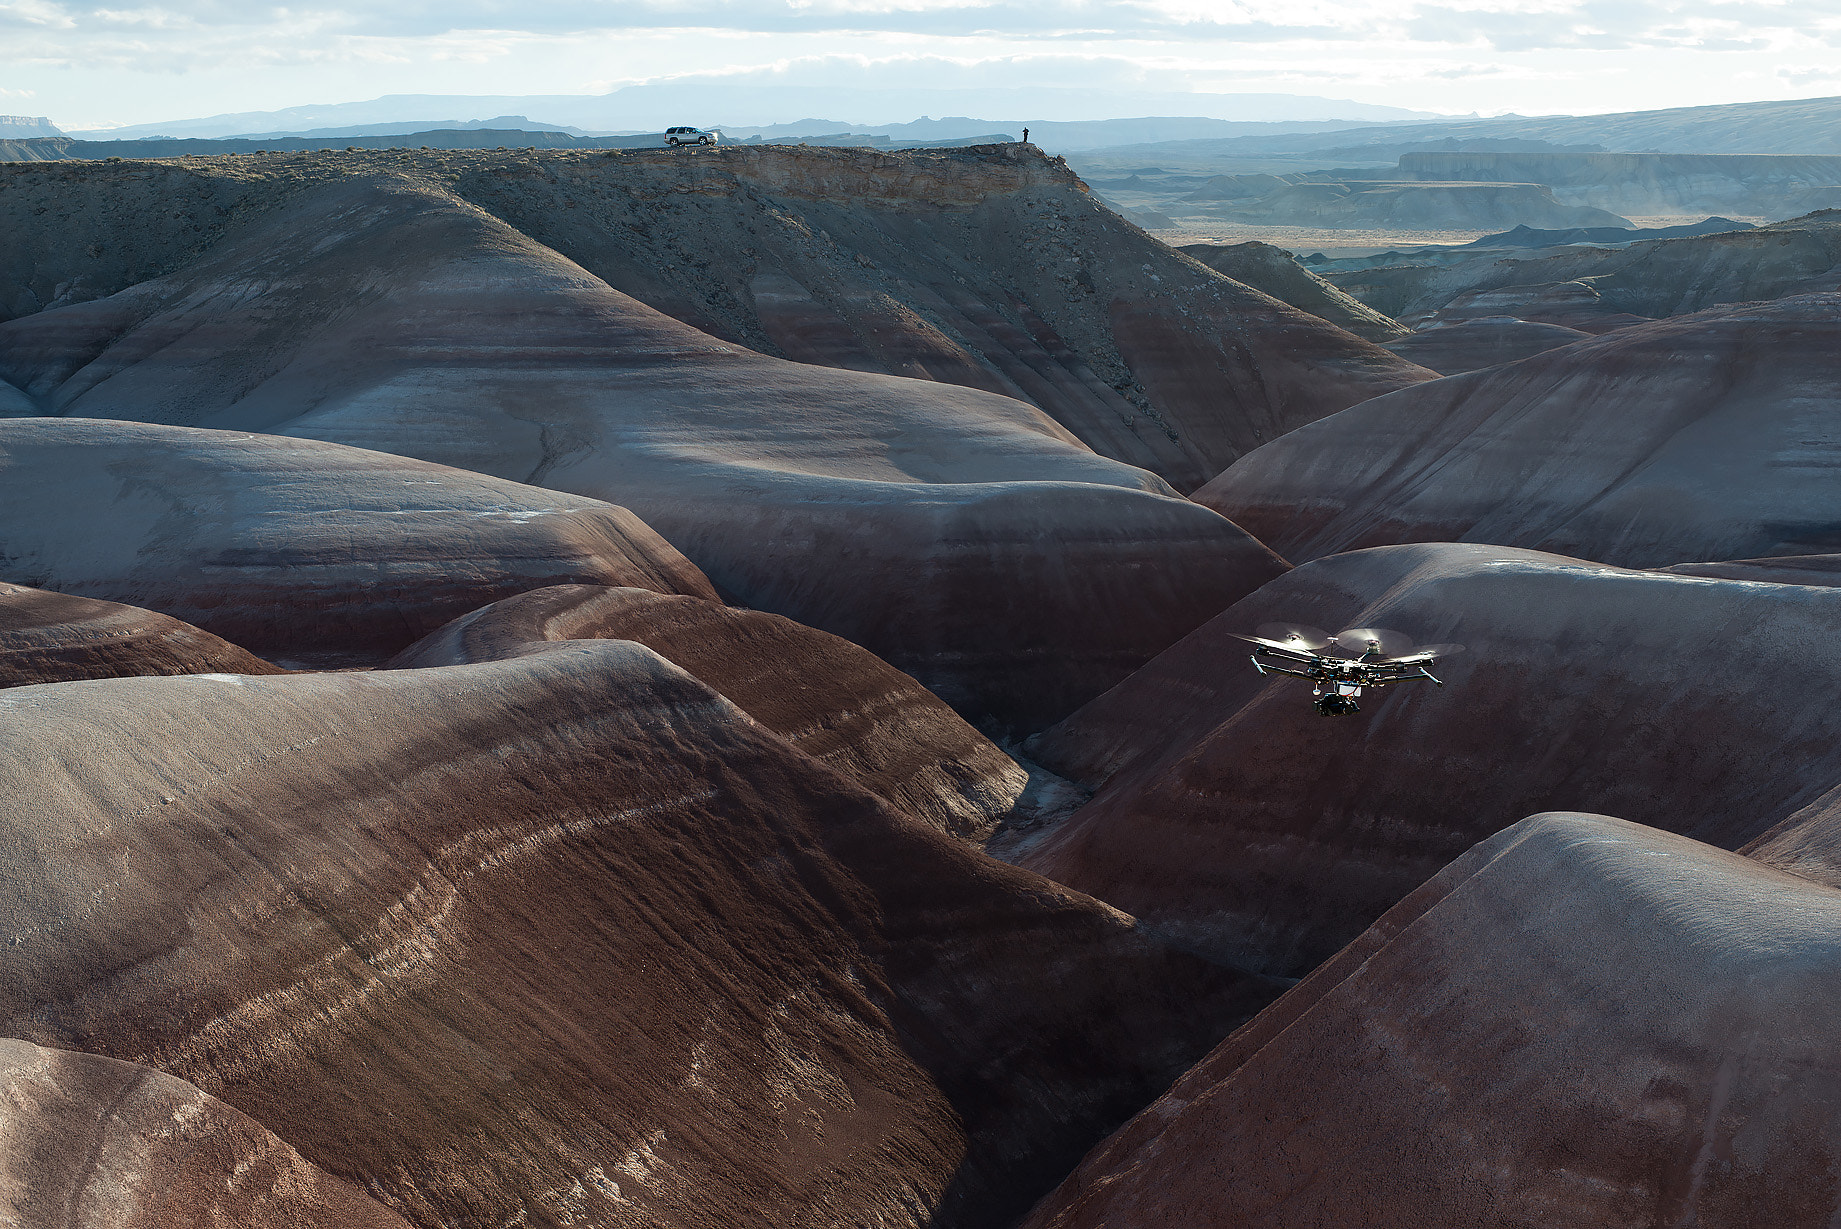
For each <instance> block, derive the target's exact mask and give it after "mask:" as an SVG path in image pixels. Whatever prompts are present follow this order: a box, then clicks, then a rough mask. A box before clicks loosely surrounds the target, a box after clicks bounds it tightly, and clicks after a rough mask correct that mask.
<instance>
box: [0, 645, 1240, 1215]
mask: <svg viewBox="0 0 1841 1229" xmlns="http://www.w3.org/2000/svg"><path fill="white" fill-rule="evenodd" d="M6 694H7V697H8V698H7V699H5V700H0V746H5V747H6V748H7V754H6V755H5V756H3V757H0V832H3V833H4V834H5V840H6V842H7V849H8V854H7V857H6V858H5V859H4V860H0V917H4V918H6V919H7V928H8V932H9V936H10V939H9V941H8V942H6V943H0V1034H6V1035H13V1036H18V1037H22V1038H25V1039H28V1040H31V1041H32V1042H34V1043H35V1044H38V1045H48V1046H59V1047H74V1046H81V1047H82V1048H83V1049H84V1050H86V1051H89V1052H92V1053H96V1054H101V1055H105V1056H108V1057H113V1058H119V1059H123V1060H126V1061H133V1062H139V1063H143V1064H146V1065H149V1066H152V1067H155V1068H158V1069H159V1070H162V1071H165V1072H167V1073H168V1074H169V1075H173V1076H177V1077H179V1078H182V1079H186V1080H189V1081H190V1082H192V1083H193V1084H196V1085H197V1086H198V1087H200V1088H201V1089H203V1090H204V1091H206V1092H208V1093H210V1094H211V1095H213V1096H215V1097H218V1098H220V1099H221V1100H223V1101H225V1102H227V1103H229V1104H230V1105H232V1106H235V1107H236V1108H237V1109H238V1110H240V1111H242V1112H243V1113H245V1114H247V1115H249V1116H250V1117H251V1118H253V1119H255V1120H256V1121H258V1122H261V1123H262V1124H263V1125H264V1126H266V1127H268V1128H269V1129H270V1130H273V1131H274V1132H275V1133H276V1134H277V1135H279V1136H281V1137H282V1138H285V1139H287V1140H288V1141H289V1142H290V1143H291V1144H293V1146H294V1147H296V1148H298V1149H299V1150H300V1153H301V1155H302V1156H304V1157H305V1158H307V1160H309V1161H310V1162H312V1163H314V1164H317V1165H320V1166H321V1167H323V1168H325V1169H327V1170H328V1171H329V1172H332V1173H334V1174H335V1175H337V1176H339V1177H341V1178H343V1179H345V1180H347V1181H350V1182H352V1183H354V1184H356V1185H359V1186H362V1187H363V1188H365V1189H367V1190H369V1191H370V1192H371V1193H372V1194H373V1195H374V1196H375V1197H377V1198H379V1199H381V1200H383V1201H384V1202H386V1203H388V1204H390V1205H391V1206H392V1207H394V1208H396V1209H397V1210H398V1211H400V1212H401V1213H402V1214H403V1215H404V1216H406V1217H407V1218H408V1219H409V1220H411V1221H412V1222H414V1223H417V1224H424V1225H431V1224H451V1225H461V1226H468V1227H475V1226H477V1227H482V1229H483V1227H485V1226H499V1225H503V1224H505V1223H507V1222H511V1223H529V1224H568V1223H575V1224H585V1223H604V1224H605V1223H654V1224H672V1225H678V1226H684V1227H685V1229H729V1227H731V1226H735V1225H743V1224H772V1225H818V1224H851V1225H860V1224H881V1225H886V1226H891V1227H899V1226H915V1227H918V1226H922V1225H926V1226H938V1227H942V1229H961V1227H972V1226H991V1227H996V1226H1002V1225H1008V1224H1011V1223H1013V1222H1014V1220H1015V1218H1016V1217H1017V1216H1019V1215H1020V1214H1021V1213H1022V1212H1023V1210H1024V1209H1025V1208H1026V1206H1027V1205H1028V1203H1029V1202H1030V1201H1032V1200H1033V1199H1034V1198H1036V1197H1037V1195H1038V1194H1039V1193H1041V1192H1042V1191H1045V1190H1046V1189H1047V1188H1048V1187H1049V1186H1050V1185H1052V1184H1053V1182H1054V1181H1055V1180H1056V1179H1057V1178H1058V1177H1059V1176H1060V1175H1061V1174H1063V1173H1065V1172H1066V1171H1067V1169H1068V1168H1069V1167H1070V1166H1071V1165H1072V1164H1073V1163H1074V1162H1075V1160H1076V1159H1077V1158H1078V1157H1079V1155H1080V1154H1081V1153H1082V1152H1083V1151H1084V1150H1085V1149H1086V1148H1087V1147H1089V1146H1090V1145H1091V1144H1092V1143H1093V1142H1095V1141H1096V1140H1097V1139H1098V1138H1099V1137H1100V1136H1102V1135H1103V1134H1104V1133H1105V1132H1106V1131H1107V1130H1110V1129H1111V1128H1112V1126H1114V1125H1116V1124H1117V1123H1118V1122H1120V1121H1122V1120H1123V1118H1125V1117H1126V1116H1128V1115H1129V1114H1130V1113H1132V1112H1133V1111H1134V1110H1135V1109H1136V1108H1138V1107H1139V1106H1141V1105H1143V1104H1145V1103H1146V1102H1147V1101H1148V1100H1149V1099H1150V1098H1151V1097H1154V1096H1155V1095H1156V1094H1157V1092H1159V1091H1160V1090H1161V1089H1162V1088H1163V1087H1165V1086H1166V1085H1167V1082H1168V1081H1169V1080H1170V1079H1171V1078H1173V1077H1174V1076H1175V1075H1176V1074H1178V1073H1179V1072H1180V1071H1181V1070H1182V1069H1184V1068H1186V1067H1187V1066H1188V1065H1190V1064H1191V1063H1193V1062H1194V1061H1195V1060H1196V1059H1197V1058H1199V1057H1200V1056H1201V1055H1202V1054H1203V1053H1205V1052H1206V1050H1207V1049H1208V1048H1209V1047H1210V1046H1212V1045H1213V1044H1214V1042H1215V1041H1217V1040H1218V1039H1219V1038H1220V1037H1221V1036H1223V1035H1224V1034H1225V1033H1226V1032H1227V1031H1228V1030H1229V1029H1230V1028H1232V1027H1233V1026H1234V1025H1236V1024H1238V1023H1239V1022H1240V1021H1242V1020H1244V1019H1245V1018H1246V1017H1248V1016H1249V1015H1250V1014H1252V1012H1253V1011H1254V1010H1255V1009H1256V1008H1258V1007H1259V1006H1261V1005H1262V1004H1263V1003H1264V1002H1265V1001H1267V1000H1268V999H1269V998H1270V997H1271V995H1272V993H1273V989H1274V988H1273V987H1272V985H1271V984H1270V983H1268V982H1265V981H1263V980H1261V979H1258V978H1249V977H1248V976H1246V975H1244V974H1240V973H1237V972H1235V971H1233V970H1229V969H1224V968H1220V967H1216V966H1211V965H1207V964H1204V963H1202V962H1200V961H1198V960H1195V959H1193V958H1190V957H1187V956H1183V955H1180V954H1177V953H1174V952H1171V951H1169V950H1167V949H1165V948H1163V947H1161V946H1160V945H1159V944H1158V943H1156V942H1155V941H1154V940H1152V939H1150V938H1149V937H1147V936H1146V935H1145V934H1143V933H1142V932H1141V931H1140V930H1139V928H1138V927H1137V926H1136V925H1135V924H1134V923H1133V922H1132V921H1131V919H1129V918H1127V917H1125V916H1123V915H1121V914H1119V913H1117V912H1116V911H1114V910H1112V909H1109V908H1106V907H1105V906H1102V905H1100V904H1098V903H1097V902H1095V901H1092V900H1090V899H1088V898H1086V897H1083V896H1080V895H1078V894H1077V893H1073V892H1070V891H1067V890H1065V889H1062V888H1060V887H1058V886H1056V885H1054V884H1051V883H1048V882H1046V881H1044V880H1042V879H1039V878H1037V877H1035V876H1033V875H1030V874H1028V873H1026V872H1023V871H1020V870H1016V869H1014V868H1011V867H1007V866H1004V865H1002V864H1000V863H997V862H994V861H992V860H990V859H988V858H985V857H983V856H982V855H980V854H977V853H975V852H974V851H972V850H970V849H967V848H966V847H965V846H964V845H962V844H961V843H959V842H958V841H955V840H953V839H951V838H949V837H947V836H945V835H944V834H942V833H939V832H937V831H935V830H933V829H931V828H929V827H928V826H926V825H924V824H922V823H920V822H918V821H916V820H914V819H912V818H910V817H907V816H905V815H902V814H900V813H899V812H896V811H895V810H893V809H892V808H890V807H889V806H887V804H885V803H883V802H882V801H881V800H879V799H877V798H876V797H874V796H873V795H871V794H869V793H867V792H865V791H864V790H862V789H860V788H859V787H857V786H855V785H854V784H852V783H851V782H849V781H847V780H845V779H844V778H843V777H841V776H839V775H838V774H837V773H835V772H833V771H831V770H830V769H828V768H826V767H824V766H822V765H820V764H819V763H818V762H817V761H815V760H813V759H812V758H811V757H809V756H807V755H805V754H803V753H801V752H799V751H797V750H795V749H794V748H793V747H792V746H791V745H789V744H788V743H787V742H785V741H784V740H782V739H780V738H778V737H776V736H775V735H773V734H771V733H769V732H768V731H767V730H766V729H764V728H763V727H762V726H760V725H759V724H757V723H755V722H753V721H751V720H750V719H748V718H747V717H746V716H745V715H743V714H742V713H741V712H740V711H739V710H737V709H736V708H735V707H734V706H733V705H732V704H730V703H729V702H728V701H726V700H724V699H722V698H721V697H720V696H718V695H716V694H715V693H714V692H712V691H710V690H709V689H708V688H707V687H705V686H704V685H703V684H701V683H699V682H697V681H696V680H695V679H693V678H691V677H690V676H689V675H687V674H685V673H684V672H682V671H681V670H679V669H677V668H676V667H674V666H672V665H670V664H669V663H667V662H665V661H663V660H662V659H661V658H659V657H658V656H657V655H655V654H654V653H652V652H651V651H650V650H648V649H646V648H644V647H642V646H640V645H636V644H632V643H628V642H619V641H587V642H581V641H577V642H568V643H559V644H552V645H549V646H547V647H546V648H544V649H542V650H541V651H538V652H532V653H526V654H524V655H522V656H518V657H515V658H512V659H509V660H506V661H500V662H490V663H484V664H478V665H463V666H451V667H447V668H443V669H438V670H390V671H376V672H366V673H325V674H301V675H291V676H282V677H276V678H243V679H233V678H224V677H219V676H199V677H189V678H170V679H145V678H143V679H109V680H101V681H96V682H86V683H64V684H54V685H51V686H44V687H33V688H23V689H18V690H15V691H12V692H9V693H6Z"/></svg>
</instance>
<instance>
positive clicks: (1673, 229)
mask: <svg viewBox="0 0 1841 1229" xmlns="http://www.w3.org/2000/svg"><path fill="white" fill-rule="evenodd" d="M1753 229H1755V227H1754V226H1753V224H1752V223H1750V222H1735V221H1733V220H1732V219H1731V218H1719V217H1714V218H1707V219H1705V220H1704V221H1700V222H1688V223H1683V224H1682V225H1680V226H1640V227H1637V228H1635V229H1631V228H1628V227H1622V226H1575V227H1573V228H1571V229H1569V230H1537V229H1535V228H1534V227H1532V226H1517V227H1515V228H1514V229H1513V230H1506V231H1503V232H1502V233H1501V234H1498V235H1484V236H1483V237H1482V238H1481V239H1473V240H1472V241H1471V242H1469V243H1466V244H1464V245H1463V246H1464V247H1466V248H1489V249H1495V248H1505V247H1516V248H1551V247H1568V246H1570V245H1572V244H1575V243H1591V244H1622V243H1633V242H1638V241H1647V240H1650V239H1689V238H1693V237H1695V236H1697V235H1719V234H1724V233H1726V232H1727V231H1734V230H1753Z"/></svg>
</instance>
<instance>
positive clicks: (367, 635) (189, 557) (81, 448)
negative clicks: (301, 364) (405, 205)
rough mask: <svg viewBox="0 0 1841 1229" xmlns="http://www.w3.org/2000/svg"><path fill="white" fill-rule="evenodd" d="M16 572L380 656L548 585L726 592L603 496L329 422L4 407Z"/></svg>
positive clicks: (6, 498)
mask: <svg viewBox="0 0 1841 1229" xmlns="http://www.w3.org/2000/svg"><path fill="white" fill-rule="evenodd" d="M0 577H4V579H6V580H9V581H14V582H18V583H20V584H25V585H29V586H32V587H36V588H40V589H53V590H56V591H57V592H58V593H61V594H69V595H72V597H73V598H100V599H103V601H104V602H124V603H129V604H131V605H134V606H140V607H145V608H147V609H148V610H152V611H158V612H160V613H161V614H163V615H170V616H172V617H173V618H175V619H181V620H184V621H185V622H186V623H190V624H193V625H195V626H196V627H199V628H203V629H205V630H206V631H208V632H212V633H215V635H217V636H222V637H223V638H224V639H225V640H228V641H230V642H231V643H232V644H235V645H243V646H245V647H247V648H249V649H251V650H253V651H255V652H258V653H261V654H263V655H265V656H268V657H274V658H278V659H280V660H282V661H283V662H284V663H286V662H291V661H296V662H298V661H314V662H348V661H356V662H376V661H381V660H383V659H384V658H387V657H389V656H390V655H391V654H392V653H395V652H397V651H398V650H400V649H402V648H403V647H405V646H406V645H407V644H409V643H410V642H412V641H414V640H415V639H417V638H418V637H420V636H423V635H426V634H427V633H429V632H431V631H434V630H435V629H436V628H438V627H440V626H441V625H442V624H443V623H445V622H447V621H448V620H449V619H451V618H454V617H455V616H456V615H458V614H460V613H462V612H464V611H467V610H471V609H473V608H475V607H477V606H479V605H481V604H483V603H485V602H488V601H492V600H494V599H496V598H500V597H504V596H506V595H508V594H511V593H519V592H522V591H524V590H526V589H530V588H535V587H539V586H542V585H550V584H558V583H567V582H593V583H597V584H622V585H637V586H641V587H646V588H653V589H657V590H660V591H662V592H667V593H688V594H693V595H696V596H700V597H714V596H715V591H714V590H712V589H711V588H710V586H709V582H708V581H707V580H705V579H704V577H703V576H702V575H701V574H700V573H699V572H698V571H697V569H696V568H695V567H693V566H692V565H691V564H690V563H689V562H687V561H686V560H685V559H684V557H683V556H682V555H680V554H679V553H678V552H677V551H675V550H673V549H672V548H671V547H670V546H669V545H667V544H666V543H665V542H664V541H663V540H662V539H660V538H659V536H658V535H657V534H655V533H653V532H652V531H651V530H650V529H648V528H647V527H646V526H645V525H644V524H643V523H642V522H641V521H640V520H639V518H637V517H635V516H634V515H633V514H632V513H630V512H628V511H626V510H625V509H624V508H616V507H613V506H612V505H609V504H604V503H601V502H599V501H598V500H592V499H584V498H582V497H580V496H575V495H563V494H558V493H556V492H554V491H545V490H541V489H538V488H535V487H527V486H521V485H519V484H517V483H514V482H504V481H500V480H498V479H494V478H487V477H484V476H483V475H480V474H475V473H465V472H463V471H460V470H455V469H449V468H448V467H446V466H443V465H430V464H428V463H427V462H423V461H412V460H409V459H407V458H405V457H401V456H388V455H385V454H382V453H376V452H367V451H364V450H362V449H357V448H345V447H342V446H340V445H337V444H325V443H320V442H318V441H313V440H300V439H285V438H280V437H276V436H268V435H251V434H248V433H246V432H242V433H233V432H226V431H199V430H190V429H187V428H181V427H163V426H150V425H146V424H142V423H127V422H105V421H94V420H86V419H58V418H21V419H12V420H4V421H0ZM129 621H130V622H133V621H134V618H133V617H130V619H129ZM148 630H149V632H151V633H153V634H156V635H163V636H172V635H175V634H178V633H176V632H175V630H174V627H173V626H170V625H168V626H165V627H164V628H163V629H162V628H160V627H156V626H149V627H148ZM223 649H224V650H228V649H229V646H223ZM190 651H192V650H187V652H190ZM214 651H221V650H214ZM180 660H184V658H181V659H180Z"/></svg>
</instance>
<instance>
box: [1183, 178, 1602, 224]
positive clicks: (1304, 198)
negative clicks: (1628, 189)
mask: <svg viewBox="0 0 1841 1229" xmlns="http://www.w3.org/2000/svg"><path fill="white" fill-rule="evenodd" d="M1196 208H1198V209H1199V210H1200V211H1201V212H1204V213H1206V214H1207V215H1208V216H1209V217H1212V218H1217V219H1219V220H1222V221H1229V222H1243V223H1254V224H1260V225H1266V226H1328V227H1363V228H1372V227H1376V226H1390V227H1395V228H1400V229H1407V230H1414V229H1417V230H1462V229H1472V230H1474V229H1479V228H1487V227H1492V226H1510V225H1514V224H1516V223H1522V224H1526V225H1529V226H1540V227H1550V228H1558V227H1584V226H1629V225H1630V222H1629V221H1628V219H1626V218H1623V217H1620V216H1619V215H1617V214H1614V213H1611V212H1609V211H1607V210H1604V209H1598V208H1594V207H1591V206H1586V205H1568V204H1564V203H1562V202H1561V201H1559V200H1558V199H1556V198H1555V196H1554V194H1553V190H1552V189H1551V188H1549V187H1547V186H1546V185H1544V184H1539V183H1526V182H1524V183H1465V182H1450V183H1420V182H1387V181H1381V180H1367V179H1348V180H1337V179H1327V178H1326V179H1321V180H1319V179H1316V178H1315V177H1311V178H1306V179H1303V180H1302V181H1299V182H1286V183H1284V185H1283V186H1282V187H1278V188H1275V189H1273V190H1271V191H1268V192H1264V193H1261V194H1259V195H1257V196H1252V197H1250V198H1248V199H1240V200H1233V199H1227V200H1220V201H1219V203H1215V204H1204V205H1199V206H1197V207H1196Z"/></svg>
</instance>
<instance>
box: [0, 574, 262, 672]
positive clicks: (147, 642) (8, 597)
mask: <svg viewBox="0 0 1841 1229" xmlns="http://www.w3.org/2000/svg"><path fill="white" fill-rule="evenodd" d="M280 672H281V670H280V667H278V666H273V665H270V664H269V663H268V662H265V661H263V660H262V659H261V658H259V657H257V656H256V655H255V654H253V653H251V652H249V651H248V650H247V649H242V648H238V647H237V646H236V645H234V644H231V643H229V642H228V641H226V640H223V639H221V638H219V637H217V636H213V635H212V634H211V633H210V632H206V631H200V630H199V629H198V628H196V627H192V626H190V625H188V624H185V623H181V622H179V620H177V619H169V618H167V617H166V616H165V615H162V614H155V613H154V612H153V611H151V610H141V609H139V608H138V607H134V606H123V605H120V604H118V603H115V602H99V601H97V600H96V599H94V598H87V597H72V596H71V595H69V594H67V593H47V592H45V591H44V590H43V589H28V588H26V587H25V586H24V585H9V584H7V583H5V582H4V581H0V687H23V686H26V685H28V684H32V683H61V682H66V681H68V680H71V679H97V678H119V677H122V676H125V675H142V674H279V673H280Z"/></svg>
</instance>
